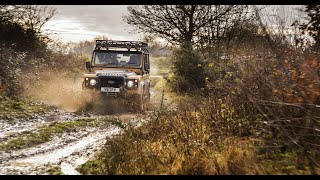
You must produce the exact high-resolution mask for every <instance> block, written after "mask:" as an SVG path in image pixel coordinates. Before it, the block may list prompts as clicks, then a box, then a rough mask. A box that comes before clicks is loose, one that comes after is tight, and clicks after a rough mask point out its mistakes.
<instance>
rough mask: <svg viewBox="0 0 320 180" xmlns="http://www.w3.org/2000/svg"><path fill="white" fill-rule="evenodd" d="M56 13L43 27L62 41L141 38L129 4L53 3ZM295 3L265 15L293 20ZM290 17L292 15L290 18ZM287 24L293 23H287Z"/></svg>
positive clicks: (268, 9) (275, 8)
mask: <svg viewBox="0 0 320 180" xmlns="http://www.w3.org/2000/svg"><path fill="white" fill-rule="evenodd" d="M53 7H54V8H56V10H57V14H56V15H55V16H54V17H53V18H52V19H51V20H50V21H49V22H48V23H47V24H46V26H45V27H44V29H48V30H50V32H52V33H57V34H55V36H54V37H55V38H58V39H60V40H61V41H63V42H69V41H73V42H78V41H82V40H92V39H93V38H94V37H96V36H102V35H104V36H106V37H108V38H109V39H113V40H138V38H140V37H141V34H133V33H129V31H130V30H131V31H132V28H131V27H129V26H128V25H127V24H126V23H125V22H124V21H123V20H122V16H123V15H125V14H126V13H127V6H126V5H103V6H102V5H54V6H53ZM297 7H301V6H293V5H277V6H270V7H268V8H266V9H265V11H264V14H268V15H270V14H277V13H278V14H279V15H280V16H282V17H285V18H286V19H288V21H289V20H290V21H291V20H292V19H294V18H295V17H291V16H292V11H293V10H294V9H296V8H297ZM288 16H290V17H288ZM286 23H288V24H290V23H292V22H286Z"/></svg>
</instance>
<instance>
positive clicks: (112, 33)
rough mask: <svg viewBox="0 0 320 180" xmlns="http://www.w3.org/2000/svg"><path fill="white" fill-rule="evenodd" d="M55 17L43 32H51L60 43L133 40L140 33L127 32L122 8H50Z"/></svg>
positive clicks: (90, 6) (124, 11) (110, 6)
mask: <svg viewBox="0 0 320 180" xmlns="http://www.w3.org/2000/svg"><path fill="white" fill-rule="evenodd" d="M51 7H54V8H56V10H57V14H56V15H54V16H53V18H52V19H50V20H49V21H48V22H47V24H45V26H44V28H43V30H44V31H45V32H51V33H53V34H54V35H53V36H52V37H54V38H55V39H60V40H61V41H62V42H70V41H71V42H79V41H82V40H92V39H93V38H94V37H96V36H105V37H107V38H109V39H113V40H137V39H138V38H139V37H141V35H140V34H133V33H129V31H130V29H131V31H132V28H131V27H129V26H128V25H127V24H126V22H124V21H123V20H122V16H123V15H125V14H126V11H127V10H126V8H127V6H126V5H104V6H101V5H52V6H51Z"/></svg>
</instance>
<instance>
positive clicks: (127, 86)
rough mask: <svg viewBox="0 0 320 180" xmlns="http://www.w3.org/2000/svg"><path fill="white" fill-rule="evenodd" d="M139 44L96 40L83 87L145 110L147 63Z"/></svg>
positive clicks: (87, 65)
mask: <svg viewBox="0 0 320 180" xmlns="http://www.w3.org/2000/svg"><path fill="white" fill-rule="evenodd" d="M147 46H148V45H147V44H146V43H144V42H140V41H114V40H96V47H95V49H94V51H93V53H92V58H91V61H90V62H86V68H87V69H88V72H87V73H86V74H84V76H83V78H84V79H83V88H84V89H90V90H93V91H95V92H98V93H99V94H102V95H103V96H106V97H110V98H111V97H116V98H117V97H125V99H126V100H128V101H132V103H133V104H136V105H135V106H137V108H136V109H138V110H140V111H145V110H146V109H147V105H148V102H149V100H150V79H149V74H150V61H149V51H148V49H147Z"/></svg>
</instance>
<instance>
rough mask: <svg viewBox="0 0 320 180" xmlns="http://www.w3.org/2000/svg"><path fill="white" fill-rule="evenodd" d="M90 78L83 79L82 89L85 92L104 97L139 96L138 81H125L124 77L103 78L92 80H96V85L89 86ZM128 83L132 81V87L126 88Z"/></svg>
mask: <svg viewBox="0 0 320 180" xmlns="http://www.w3.org/2000/svg"><path fill="white" fill-rule="evenodd" d="M91 79H93V78H92V77H91V78H90V77H87V78H85V79H84V82H83V88H84V89H86V90H92V91H94V92H97V93H101V94H103V95H106V96H113V97H118V96H130V95H132V94H139V84H138V81H135V80H132V79H126V78H125V77H113V76H104V77H98V78H94V79H95V80H97V84H96V85H94V86H92V85H90V83H89V82H90V80H91ZM128 81H134V86H133V87H132V88H128V87H127V86H126V84H127V82H128Z"/></svg>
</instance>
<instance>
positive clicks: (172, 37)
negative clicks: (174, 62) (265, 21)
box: [123, 5, 237, 46]
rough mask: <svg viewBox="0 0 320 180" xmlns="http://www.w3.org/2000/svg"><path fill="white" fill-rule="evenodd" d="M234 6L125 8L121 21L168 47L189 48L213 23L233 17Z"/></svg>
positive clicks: (144, 6)
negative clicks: (229, 15)
mask: <svg viewBox="0 0 320 180" xmlns="http://www.w3.org/2000/svg"><path fill="white" fill-rule="evenodd" d="M236 7H237V6H234V5H225V6H217V5H214V6H213V5H143V6H129V7H128V12H129V13H128V14H127V15H126V16H124V17H123V18H124V20H125V21H126V22H127V23H128V24H130V25H133V26H134V27H135V28H136V29H135V30H137V31H138V32H144V33H149V34H153V35H156V36H159V37H162V38H165V39H166V40H168V41H169V42H170V43H172V44H179V45H187V46H189V45H192V44H194V43H196V42H195V39H196V38H195V37H196V36H197V35H198V34H200V33H201V31H202V30H203V28H204V27H206V26H208V25H209V24H210V23H212V22H213V21H217V20H221V19H223V18H225V16H226V15H227V14H230V13H233V9H234V8H236Z"/></svg>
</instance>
